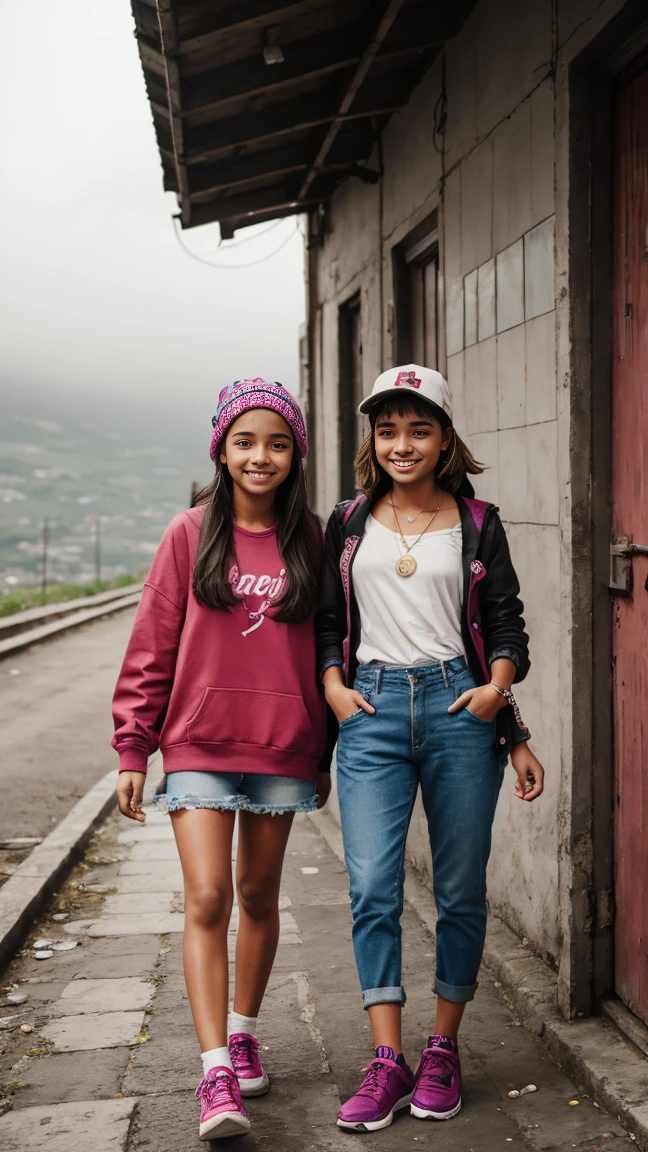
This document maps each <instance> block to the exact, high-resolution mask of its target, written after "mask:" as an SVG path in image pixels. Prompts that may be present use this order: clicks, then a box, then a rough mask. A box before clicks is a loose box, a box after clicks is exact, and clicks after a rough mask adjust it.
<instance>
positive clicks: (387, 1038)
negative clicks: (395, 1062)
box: [367, 1004, 403, 1056]
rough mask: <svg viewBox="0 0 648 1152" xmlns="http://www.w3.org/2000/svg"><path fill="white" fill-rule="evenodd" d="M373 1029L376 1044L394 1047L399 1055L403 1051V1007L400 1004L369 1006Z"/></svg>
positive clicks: (376, 1045)
mask: <svg viewBox="0 0 648 1152" xmlns="http://www.w3.org/2000/svg"><path fill="white" fill-rule="evenodd" d="M367 1012H368V1013H369V1020H370V1022H371V1031H372V1032H373V1039H374V1046H375V1047H376V1048H379V1047H380V1046H381V1045H385V1046H386V1047H388V1048H393V1049H394V1052H395V1053H396V1055H397V1056H398V1054H399V1053H400V1052H402V1051H403V1042H402V1039H401V1017H402V1015H403V1009H402V1008H401V1006H400V1004H374V1005H373V1006H372V1007H371V1008H367Z"/></svg>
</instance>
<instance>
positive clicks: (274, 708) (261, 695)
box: [187, 688, 314, 752]
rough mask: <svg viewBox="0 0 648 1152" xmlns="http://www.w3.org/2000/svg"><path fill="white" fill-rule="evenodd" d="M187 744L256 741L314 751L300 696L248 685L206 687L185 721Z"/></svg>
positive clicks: (310, 729) (281, 747) (290, 749)
mask: <svg viewBox="0 0 648 1152" xmlns="http://www.w3.org/2000/svg"><path fill="white" fill-rule="evenodd" d="M187 739H188V741H189V743H190V744H258V745H259V746H261V747H263V748H280V749H282V750H284V751H291V752H310V751H313V750H314V732H313V725H312V724H311V721H310V718H309V715H308V712H307V711H306V706H305V704H304V701H303V700H302V698H301V696H290V695H288V694H287V693H285V692H255V691H253V690H252V689H249V688H206V689H205V691H204V694H203V698H202V700H201V702H200V704H199V706H198V709H197V711H196V712H195V713H194V714H193V716H192V717H191V719H190V720H189V722H188V724H187Z"/></svg>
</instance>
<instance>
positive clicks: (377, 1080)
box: [356, 1056, 388, 1100]
mask: <svg viewBox="0 0 648 1152" xmlns="http://www.w3.org/2000/svg"><path fill="white" fill-rule="evenodd" d="M387 1069H388V1065H387V1062H386V1061H385V1060H381V1058H380V1057H379V1056H377V1057H376V1059H375V1060H372V1061H371V1064H368V1065H367V1075H366V1076H365V1078H364V1080H363V1081H362V1084H361V1085H360V1087H359V1089H358V1091H357V1092H356V1096H371V1097H372V1098H373V1099H374V1100H375V1099H377V1098H378V1096H379V1095H380V1093H381V1092H382V1090H383V1088H384V1087H385V1081H386V1079H387Z"/></svg>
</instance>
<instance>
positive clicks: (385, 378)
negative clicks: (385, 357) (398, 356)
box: [358, 364, 452, 423]
mask: <svg viewBox="0 0 648 1152" xmlns="http://www.w3.org/2000/svg"><path fill="white" fill-rule="evenodd" d="M407 392H412V393H413V394H414V395H415V396H421V397H422V399H423V400H428V401H429V402H430V404H434V405H435V406H436V407H437V408H440V409H441V411H442V412H445V414H446V416H447V417H448V420H449V421H450V423H452V403H451V401H450V389H449V388H448V382H447V380H444V378H443V376H442V375H441V373H440V372H437V371H436V370H435V369H434V368H423V367H422V366H421V365H420V364H401V365H400V367H399V368H388V369H387V371H386V372H381V374H380V376H379V377H378V379H377V380H376V382H375V384H374V386H373V388H372V389H371V395H370V396H366V397H365V399H364V400H363V401H362V403H361V404H360V407H359V408H358V411H359V412H370V411H371V409H372V408H373V407H374V405H375V404H376V403H378V401H380V400H386V399H387V397H388V396H399V397H402V396H403V394H404V393H407Z"/></svg>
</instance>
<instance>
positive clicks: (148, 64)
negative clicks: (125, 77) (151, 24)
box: [137, 39, 166, 82]
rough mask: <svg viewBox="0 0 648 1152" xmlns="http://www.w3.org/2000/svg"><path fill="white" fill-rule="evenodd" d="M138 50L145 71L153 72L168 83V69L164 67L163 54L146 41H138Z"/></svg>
mask: <svg viewBox="0 0 648 1152" xmlns="http://www.w3.org/2000/svg"><path fill="white" fill-rule="evenodd" d="M137 48H138V51H139V54H140V60H141V61H142V68H143V69H144V71H145V72H153V74H154V75H155V76H161V77H162V79H163V80H164V81H165V82H166V68H165V67H164V56H163V55H162V53H161V52H157V51H156V50H155V48H153V47H152V46H151V45H150V44H149V43H148V42H147V41H146V40H141V39H139V40H138V41H137Z"/></svg>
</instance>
